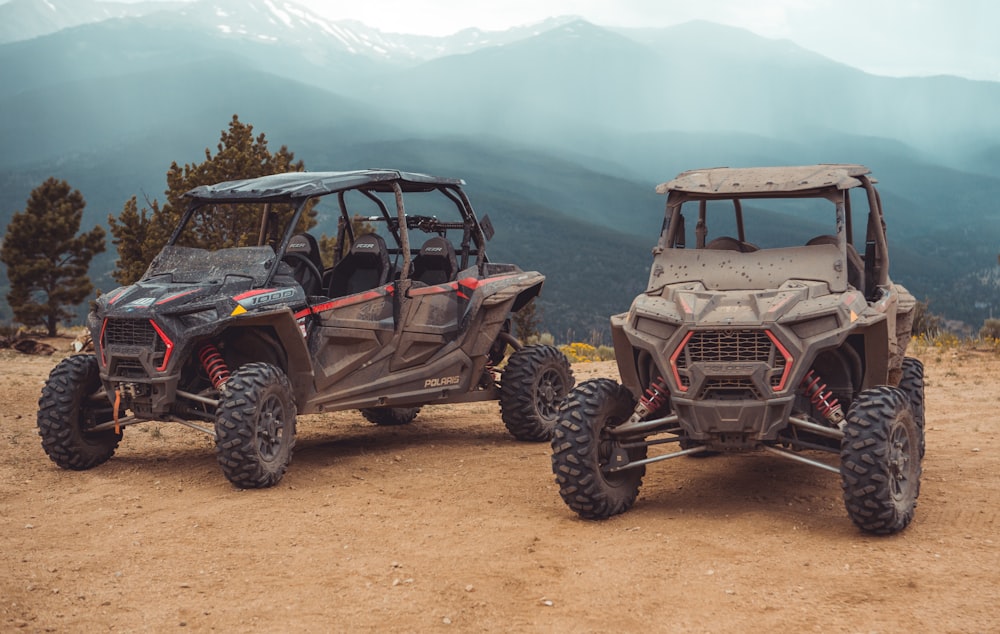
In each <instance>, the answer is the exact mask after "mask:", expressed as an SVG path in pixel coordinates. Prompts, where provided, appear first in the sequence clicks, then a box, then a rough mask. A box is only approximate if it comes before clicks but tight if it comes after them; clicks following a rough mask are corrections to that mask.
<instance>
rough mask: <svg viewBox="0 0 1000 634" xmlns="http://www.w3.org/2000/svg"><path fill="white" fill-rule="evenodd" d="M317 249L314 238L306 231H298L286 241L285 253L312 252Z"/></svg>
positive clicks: (317, 245)
mask: <svg viewBox="0 0 1000 634" xmlns="http://www.w3.org/2000/svg"><path fill="white" fill-rule="evenodd" d="M318 251H319V243H318V242H316V238H314V237H313V236H312V235H310V234H308V233H298V234H295V235H294V236H292V239H291V240H289V241H288V248H287V249H285V252H286V253H306V254H308V253H314V252H318Z"/></svg>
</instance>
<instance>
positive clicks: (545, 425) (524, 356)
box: [500, 346, 573, 442]
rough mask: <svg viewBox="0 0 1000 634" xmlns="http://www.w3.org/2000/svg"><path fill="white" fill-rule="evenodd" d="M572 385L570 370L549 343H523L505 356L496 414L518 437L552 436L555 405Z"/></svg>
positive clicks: (540, 438) (544, 438) (538, 438)
mask: <svg viewBox="0 0 1000 634" xmlns="http://www.w3.org/2000/svg"><path fill="white" fill-rule="evenodd" d="M571 389H573V370H572V369H570V365H569V361H568V360H567V359H566V355H564V354H563V353H562V352H560V351H559V349H558V348H554V347H553V346H525V347H524V348H521V349H520V350H518V351H517V352H515V353H514V354H512V355H510V358H509V359H507V367H506V368H504V371H503V378H502V380H501V382H500V417H501V418H502V419H503V423H504V425H506V427H507V430H508V431H509V432H510V433H511V434H512V435H513V436H514V438H517V439H518V440H526V441H531V442H543V441H547V440H551V439H552V430H553V429H554V428H555V426H556V422H557V421H558V420H559V407H560V406H561V405H562V402H563V399H564V398H566V395H567V394H568V393H569V391H570V390H571Z"/></svg>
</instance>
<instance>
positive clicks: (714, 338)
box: [671, 329, 789, 400]
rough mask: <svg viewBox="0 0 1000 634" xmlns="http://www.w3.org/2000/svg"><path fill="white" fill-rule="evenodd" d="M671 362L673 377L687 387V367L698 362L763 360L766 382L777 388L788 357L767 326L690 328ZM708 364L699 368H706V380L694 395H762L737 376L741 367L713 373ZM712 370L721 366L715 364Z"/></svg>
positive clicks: (688, 372) (759, 396)
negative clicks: (727, 328) (754, 327)
mask: <svg viewBox="0 0 1000 634" xmlns="http://www.w3.org/2000/svg"><path fill="white" fill-rule="evenodd" d="M671 363H672V365H673V370H674V378H675V380H676V381H677V384H678V386H679V388H680V389H681V390H682V391H686V390H687V389H688V388H690V387H691V379H692V373H691V368H692V366H693V365H695V364H699V363H702V364H720V363H721V364H726V363H732V364H736V363H741V364H764V365H766V366H767V374H766V377H765V380H766V381H767V385H768V386H769V387H770V388H771V389H772V390H773V391H779V390H781V389H784V380H785V378H786V376H785V375H786V373H787V372H786V371H787V370H788V367H787V366H788V363H789V358H788V355H787V353H786V352H785V351H784V349H783V348H780V347H779V345H777V340H776V339H775V338H773V337H772V336H771V335H770V333H769V332H768V331H767V330H761V329H755V330H754V329H742V330H741V329H731V330H694V331H691V332H690V333H688V335H687V336H686V337H685V338H684V340H683V342H682V343H681V348H680V349H679V350H677V351H676V352H674V354H673V355H672V356H671ZM711 367H712V366H706V368H705V369H704V370H703V371H704V372H706V376H705V379H706V380H705V383H704V385H703V386H701V389H700V391H699V394H698V396H697V398H700V399H722V400H726V399H744V398H748V399H756V398H762V395H761V394H760V390H759V389H758V388H757V387H756V386H755V385H754V384H753V381H752V380H751V379H750V378H749V377H748V376H740V375H741V374H742V373H743V371H742V370H736V371H735V374H730V373H727V374H715V373H713V372H712V370H711V369H709V368H711ZM758 367H759V366H758ZM715 372H722V370H720V369H718V368H716V369H715ZM727 372H729V370H727Z"/></svg>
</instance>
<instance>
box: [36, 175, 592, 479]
mask: <svg viewBox="0 0 1000 634" xmlns="http://www.w3.org/2000/svg"><path fill="white" fill-rule="evenodd" d="M463 185H464V182H463V181H461V180H457V179H448V178H436V177H432V176H426V175H423V174H414V173H406V172H399V171H394V170H364V171H354V172H294V173H287V174H277V175H273V176H265V177H262V178H256V179H251V180H241V181H231V182H225V183H220V184H217V185H212V186H203V187H198V188H195V189H193V190H191V191H190V192H188V193H187V194H186V196H187V198H188V199H189V201H190V204H189V206H188V207H187V209H186V211H185V213H184V215H183V217H182V218H181V220H180V223H179V224H178V226H177V228H176V229H175V230H174V232H173V235H172V236H171V237H170V239H169V241H168V242H167V245H166V246H165V247H164V248H163V250H162V251H161V252H160V253H159V254H158V255H156V256H155V257H154V258H153V260H152V262H151V263H150V265H149V268H148V270H147V271H146V273H145V274H144V275H143V276H142V278H141V279H140V280H139V281H138V282H137V283H135V284H133V285H131V286H126V287H123V288H118V289H116V290H114V291H111V292H109V293H106V294H104V295H102V296H101V297H100V299H99V300H98V301H97V304H96V307H95V309H94V310H93V311H92V312H91V314H90V316H89V318H88V328H89V330H90V332H91V335H92V337H93V341H94V344H95V353H94V354H89V355H76V356H72V357H69V358H67V359H66V360H64V361H63V362H61V363H60V364H59V365H57V366H56V367H55V369H53V371H52V373H51V375H50V376H49V379H48V381H47V383H46V384H45V387H44V388H43V390H42V396H41V400H40V401H39V412H38V427H39V431H40V433H41V436H42V445H43V447H44V448H45V451H46V452H47V453H48V455H49V457H50V458H51V459H52V460H53V461H54V462H55V463H56V464H58V465H59V466H61V467H65V468H69V469H89V468H91V467H94V466H96V465H99V464H101V463H103V462H105V461H106V460H108V459H109V458H110V457H111V456H112V454H113V453H114V452H115V449H116V448H117V446H118V443H119V441H120V440H121V438H122V429H123V428H125V427H127V426H129V425H134V424H137V423H141V422H144V421H172V422H177V423H181V424H184V425H187V426H188V427H192V428H194V429H197V430H200V431H203V432H206V433H208V434H211V435H213V436H214V438H215V447H216V454H217V457H218V461H219V464H220V465H221V467H222V471H223V473H224V474H225V476H226V477H227V478H228V479H229V480H230V481H231V482H232V483H233V484H234V485H236V486H238V487H241V488H259V487H267V486H271V485H273V484H275V483H277V482H278V481H279V480H280V479H281V477H282V475H283V474H284V473H285V470H286V468H287V465H288V463H289V460H290V459H291V456H292V448H293V445H294V442H295V425H296V415H297V414H310V413H317V412H331V411H339V410H346V409H358V410H360V411H361V414H362V415H363V416H364V417H365V418H367V419H368V420H369V421H371V422H372V423H375V424H376V425H401V424H406V423H409V422H411V421H412V420H413V419H414V417H415V416H416V415H417V412H418V410H419V408H420V407H421V406H424V405H428V404H440V403H459V402H470V401H485V400H499V401H500V407H501V413H502V419H503V422H504V424H505V425H506V427H507V428H508V430H509V431H510V432H511V433H512V434H513V435H514V437H516V438H518V439H521V440H533V441H543V440H549V439H550V438H551V434H552V429H553V427H554V426H555V424H556V421H557V418H558V408H559V406H560V404H561V403H562V400H563V398H564V397H565V395H566V394H567V392H568V391H569V390H570V389H571V388H572V387H573V377H572V373H571V371H570V366H569V363H568V362H567V360H566V358H565V357H564V356H563V355H562V353H561V352H559V350H557V349H556V348H553V347H551V346H523V345H522V344H521V343H520V342H519V341H518V340H517V339H515V338H514V337H513V336H512V334H511V318H512V314H514V313H516V312H517V311H520V310H521V309H523V308H524V307H525V306H527V305H528V304H529V302H531V301H533V300H534V299H535V297H536V296H537V295H538V294H539V291H540V290H541V288H542V283H543V281H544V279H545V278H544V276H543V275H541V274H540V273H537V272H533V271H522V270H521V269H520V268H519V267H517V266H515V265H513V264H498V263H494V262H491V261H490V260H489V259H488V258H487V257H486V241H487V240H488V239H489V238H491V237H492V235H493V227H492V224H491V223H490V221H489V218H488V217H485V216H484V217H483V219H482V220H481V221H480V220H478V219H477V217H476V214H475V212H474V211H473V208H472V205H471V204H470V202H469V199H468V197H467V196H466V194H465V192H464V190H463V189H462V186H463ZM224 209H228V210H229V211H228V212H226V213H224ZM310 219H315V220H316V223H317V224H316V226H315V227H311V228H310V230H309V232H306V231H304V229H305V228H307V227H308V226H309V225H310V224H312V223H311V222H310ZM324 229H328V230H329V233H327V232H324ZM321 232H322V233H321ZM317 235H319V236H321V237H322V236H326V235H331V236H333V235H335V236H336V242H335V243H334V242H333V241H332V240H330V239H326V240H317V239H316V237H315V236H317ZM321 242H324V243H325V246H326V250H327V254H328V255H329V257H328V262H329V260H332V263H331V265H330V266H324V260H323V257H322V250H321V244H320V243H321ZM218 247H222V248H218ZM331 251H332V255H331V254H330V252H331ZM508 348H511V349H513V350H514V351H513V352H512V353H511V354H510V355H509V357H508V356H507V351H508ZM504 361H505V363H504ZM501 366H503V370H502V371H501V370H500V369H499V368H500V367H501Z"/></svg>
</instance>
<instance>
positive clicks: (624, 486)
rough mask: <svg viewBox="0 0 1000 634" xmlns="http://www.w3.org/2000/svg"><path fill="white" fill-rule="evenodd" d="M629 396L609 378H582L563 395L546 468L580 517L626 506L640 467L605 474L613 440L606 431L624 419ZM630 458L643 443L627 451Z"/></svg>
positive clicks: (639, 453)
mask: <svg viewBox="0 0 1000 634" xmlns="http://www.w3.org/2000/svg"><path fill="white" fill-rule="evenodd" d="M634 407H635V400H634V399H633V398H632V395H631V394H630V393H629V391H628V390H626V389H625V388H624V387H622V386H621V385H619V384H618V383H616V382H615V381H612V380H611V379H593V380H590V381H585V382H583V383H581V384H580V385H578V386H576V388H575V389H574V390H573V391H572V392H570V393H569V396H567V397H566V401H565V403H564V404H563V407H562V410H561V411H560V414H559V423H558V425H556V428H555V434H554V437H553V438H552V472H553V473H554V474H555V476H556V483H558V484H559V495H560V496H561V497H562V499H563V501H564V502H566V504H567V506H569V507H570V508H571V509H573V510H574V511H576V513H577V514H578V515H579V516H580V517H582V518H584V519H606V518H608V517H611V516H612V515H617V514H619V513H624V512H625V511H627V510H628V509H630V508H632V505H633V504H635V500H636V498H637V497H638V496H639V487H640V486H641V485H642V477H643V476H644V475H645V474H646V467H645V465H643V466H639V467H635V468H633V469H625V470H623V471H618V472H615V473H607V472H606V471H605V470H604V469H605V468H606V467H607V465H608V463H609V460H610V456H611V452H612V450H613V449H614V447H615V445H616V444H617V443H616V442H615V441H614V440H612V439H611V437H610V436H609V435H608V433H607V430H608V429H609V428H611V427H615V426H617V425H619V424H621V423H623V422H624V421H626V420H628V418H629V416H630V415H631V414H632V410H633V408H634ZM627 454H628V458H629V460H630V461H634V460H642V459H644V458H645V457H646V447H645V445H643V446H639V447H633V448H631V449H628V450H627Z"/></svg>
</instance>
